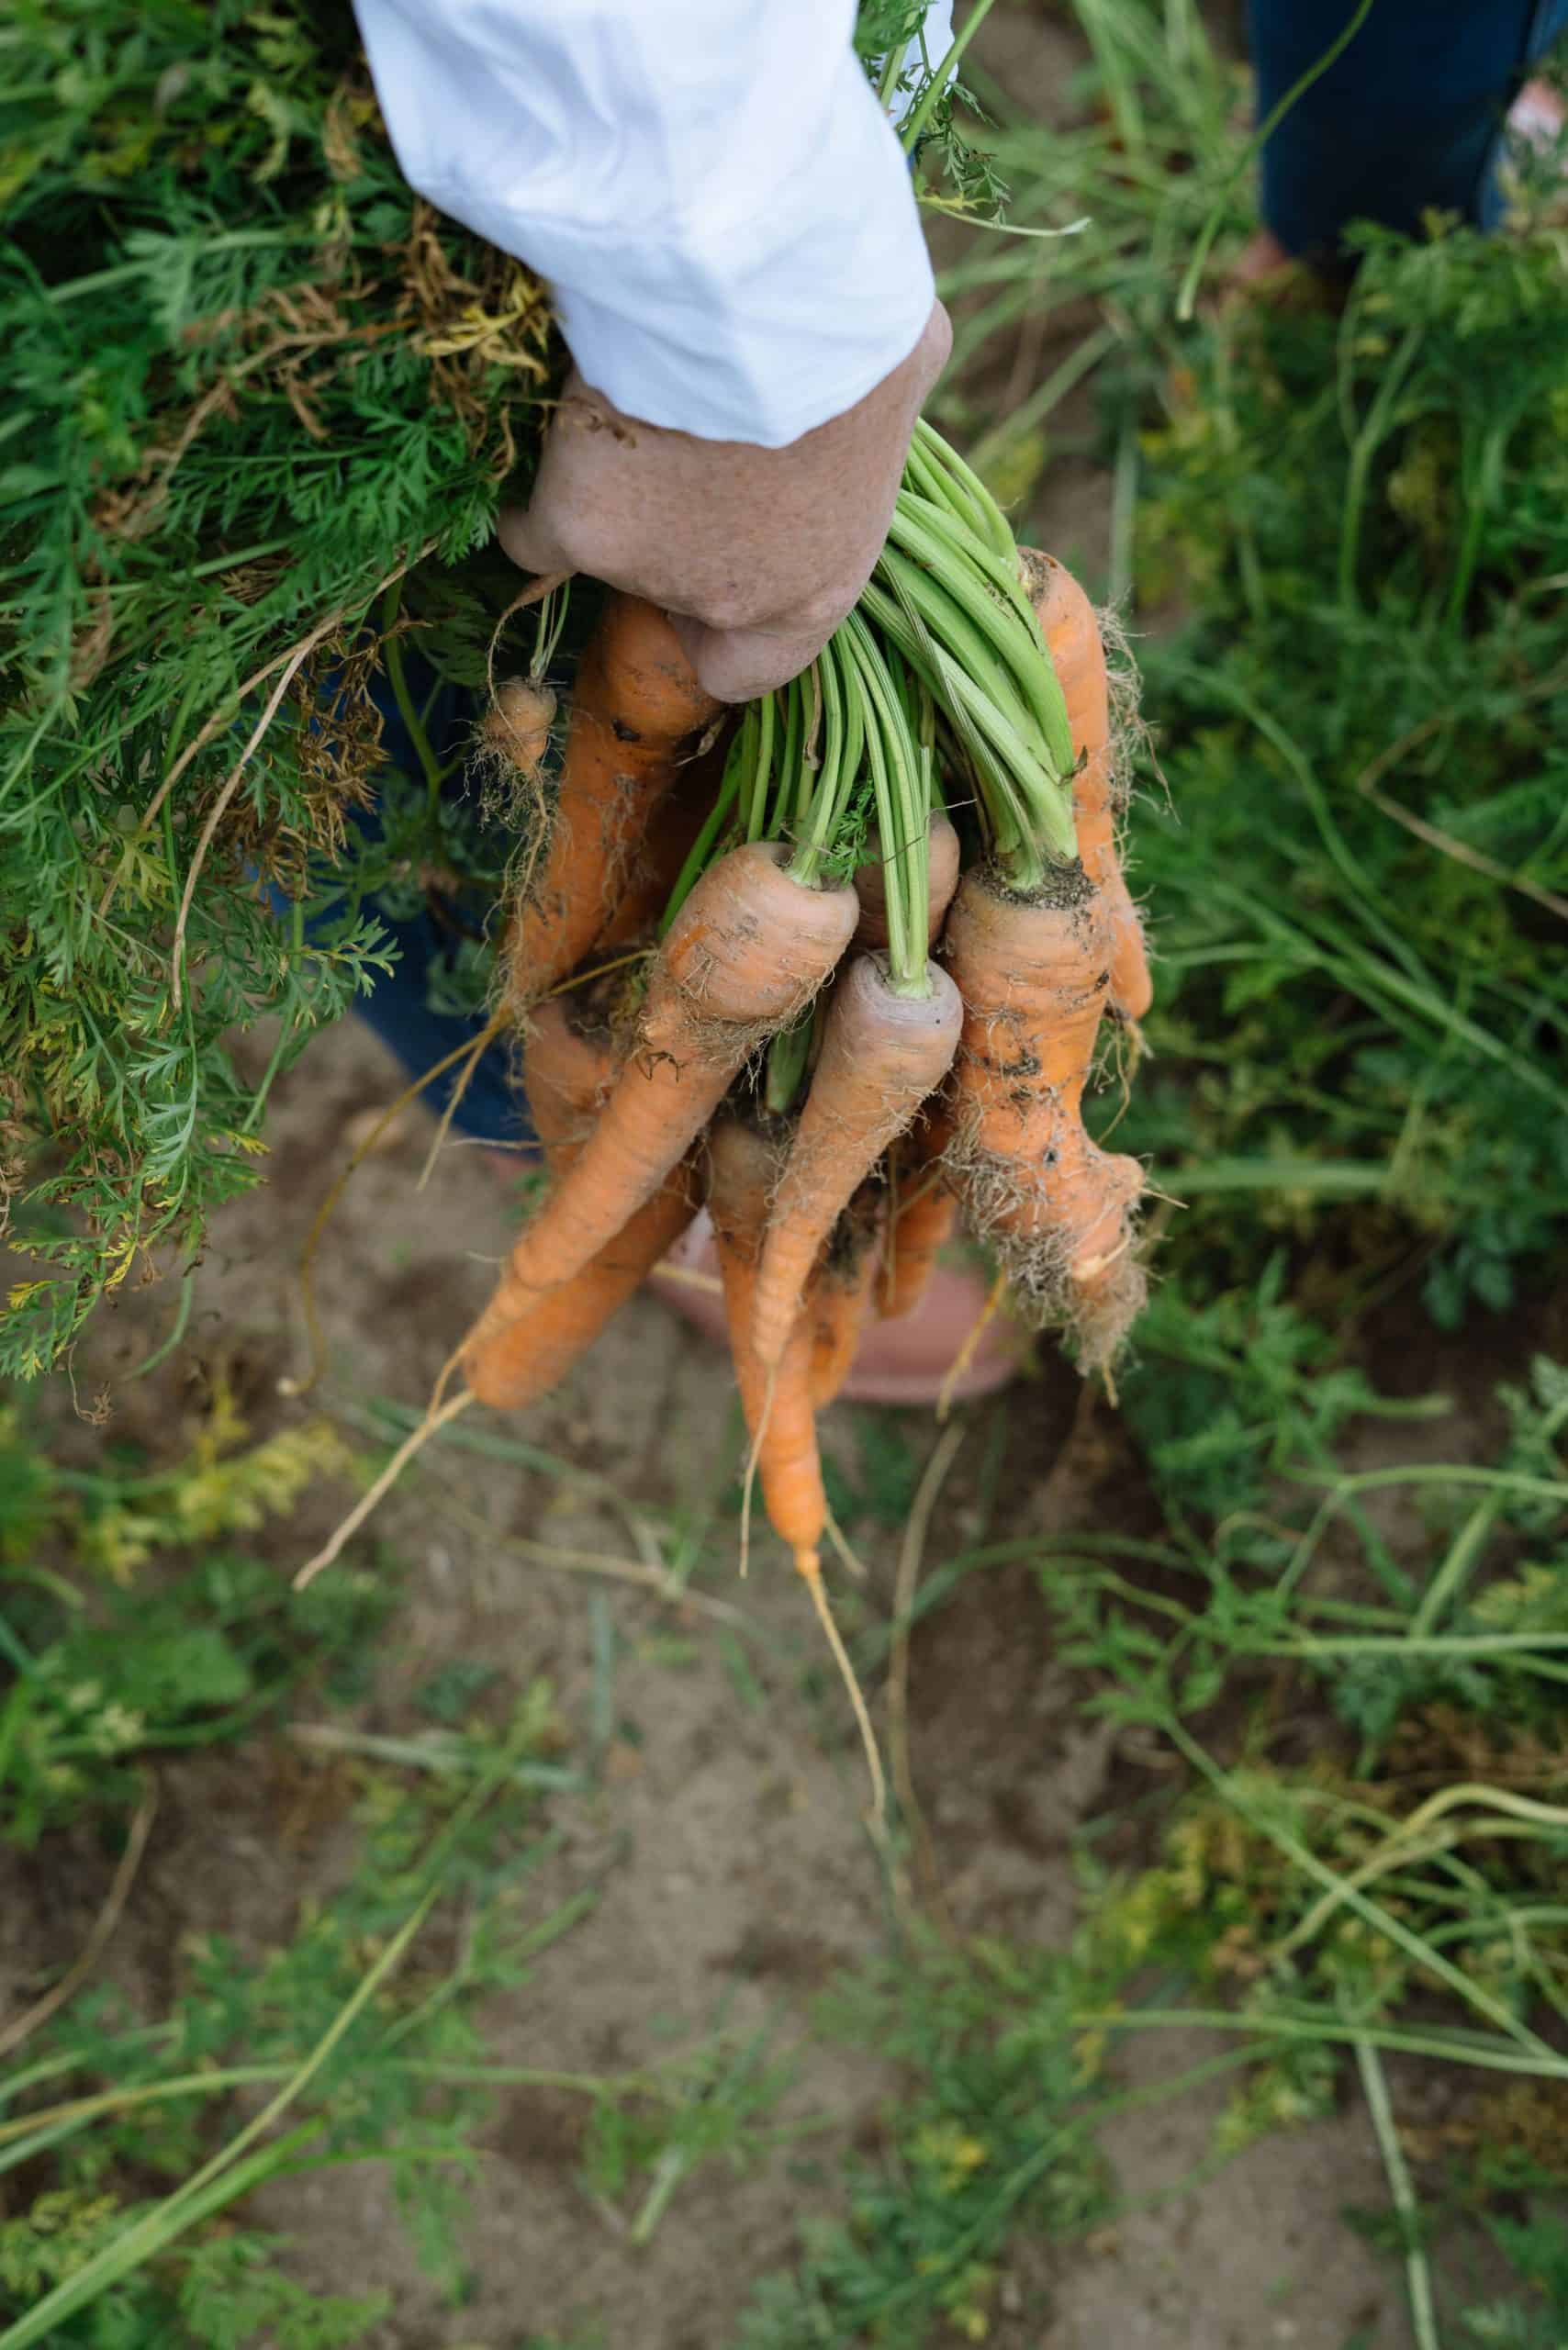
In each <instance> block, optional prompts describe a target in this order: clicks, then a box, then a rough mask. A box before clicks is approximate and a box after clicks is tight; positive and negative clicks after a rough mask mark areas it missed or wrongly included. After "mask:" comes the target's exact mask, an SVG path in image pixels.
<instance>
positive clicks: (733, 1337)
mask: <svg viewBox="0 0 1568 2350" xmlns="http://www.w3.org/2000/svg"><path fill="white" fill-rule="evenodd" d="M708 1166H709V1179H708V1213H709V1214H710V1215H711V1217H712V1219H713V1239H714V1245H715V1247H716V1248H717V1251H718V1258H719V1272H720V1276H721V1278H722V1281H723V1285H724V1313H725V1318H726V1320H727V1321H728V1323H729V1327H730V1348H731V1352H732V1353H733V1355H734V1365H735V1384H736V1386H737V1387H738V1388H739V1390H740V1397H741V1408H742V1410H743V1411H744V1412H745V1422H746V1426H747V1427H748V1428H749V1429H750V1430H751V1434H752V1438H753V1440H754V1442H755V1441H756V1436H757V1431H758V1429H759V1428H760V1429H761V1430H762V1438H761V1442H760V1444H759V1446H758V1449H757V1460H756V1466H757V1474H758V1476H759V1477H760V1478H761V1481H762V1495H763V1500H764V1502H765V1503H766V1505H767V1515H768V1518H769V1520H770V1522H771V1524H772V1527H773V1530H774V1532H775V1533H776V1534H777V1535H778V1537H779V1539H780V1540H781V1541H784V1542H787V1543H788V1544H789V1546H790V1550H791V1551H792V1552H793V1554H794V1560H795V1564H796V1566H797V1567H798V1568H799V1569H800V1570H801V1573H802V1574H804V1575H808V1576H812V1575H814V1574H815V1573H816V1572H817V1570H818V1565H819V1553H820V1551H821V1549H822V1540H823V1533H824V1532H825V1531H826V1527H827V1499H826V1495H825V1494H824V1492H823V1475H822V1460H821V1456H820V1455H819V1453H818V1451H817V1431H816V1422H815V1419H814V1418H813V1416H812V1393H811V1375H812V1332H811V1328H810V1326H809V1324H808V1323H807V1322H806V1321H805V1320H804V1319H802V1320H801V1321H800V1322H798V1323H797V1325H796V1326H795V1328H794V1330H793V1332H792V1333H791V1335H790V1343H789V1345H788V1347H787V1348H785V1350H784V1356H783V1360H781V1361H780V1362H779V1363H778V1365H777V1366H776V1368H775V1369H774V1370H773V1371H772V1372H771V1373H770V1372H769V1371H768V1368H767V1365H766V1364H764V1363H763V1362H761V1361H760V1360H758V1358H757V1355H756V1349H755V1348H754V1347H753V1346H752V1343H751V1324H752V1304H753V1297H754V1293H755V1291H756V1275H757V1266H758V1260H759V1255H760V1246H761V1239H762V1234H763V1229H764V1226H765V1225H766V1223H767V1203H768V1198H769V1195H770V1193H771V1192H772V1189H773V1182H774V1178H775V1176H776V1175H777V1173H778V1157H777V1153H776V1151H775V1149H774V1147H773V1146H772V1145H771V1144H770V1143H769V1142H768V1140H767V1137H766V1136H764V1135H762V1134H761V1133H759V1132H758V1130H757V1129H756V1127H755V1126H750V1125H743V1124H742V1122H741V1120H740V1119H738V1118H734V1117H725V1118H721V1119H719V1120H718V1122H717V1123H716V1125H714V1127H713V1130H712V1132H711V1135H710V1136H709V1137H708Z"/></svg>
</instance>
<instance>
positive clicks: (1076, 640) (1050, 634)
mask: <svg viewBox="0 0 1568 2350" xmlns="http://www.w3.org/2000/svg"><path fill="white" fill-rule="evenodd" d="M1019 555H1020V560H1021V561H1022V563H1023V566H1024V577H1025V586H1026V587H1027V588H1028V591H1029V596H1030V599H1031V600H1032V602H1033V604H1034V607H1035V610H1036V615H1037V616H1038V619H1039V622H1040V630H1041V633H1042V634H1043V636H1044V637H1045V640H1046V644H1047V649H1048V651H1049V653H1050V656H1051V663H1052V666H1053V667H1054V668H1055V670H1056V673H1057V677H1058V682H1059V684H1060V686H1061V689H1062V697H1063V699H1064V700H1065V701H1066V703H1067V717H1068V724H1069V726H1070V728H1071V730H1072V747H1073V751H1074V753H1075V754H1076V755H1077V757H1078V760H1079V767H1078V773H1077V776H1076V778H1075V780H1074V784H1073V795H1072V804H1073V815H1074V818H1075V819H1076V824H1077V832H1078V854H1079V856H1080V857H1081V859H1082V862H1083V869H1084V871H1085V872H1086V873H1087V874H1088V876H1089V878H1090V879H1091V881H1092V883H1093V884H1094V887H1095V888H1096V889H1097V890H1099V892H1100V894H1101V896H1102V898H1103V900H1104V902H1105V906H1106V909H1107V912H1108V913H1109V915H1110V921H1111V1001H1112V1003H1113V1005H1114V1008H1115V1010H1116V1011H1117V1012H1118V1013H1120V1014H1121V1016H1122V1017H1123V1018H1124V1019H1126V1020H1141V1019H1142V1018H1143V1017H1144V1015H1145V1013H1147V1012H1148V1008H1149V1005H1150V1004H1151V1003H1152V1002H1153V1001H1154V985H1153V982H1152V980H1151V979H1150V978H1149V975H1148V956H1147V955H1146V953H1145V951H1144V943H1143V925H1142V923H1140V921H1139V919H1138V912H1137V906H1136V905H1135V904H1134V903H1133V900H1132V896H1131V893H1130V891H1129V890H1128V889H1127V885H1126V880H1125V879H1124V878H1123V875H1122V868H1121V865H1120V862H1119V861H1118V858H1117V856H1116V802H1115V795H1114V790H1113V785H1114V780H1115V745H1114V743H1113V742H1112V739H1111V702H1110V686H1109V680H1108V678H1107V677H1106V672H1105V647H1104V644H1103V641H1102V638H1101V634H1100V624H1099V622H1098V621H1097V620H1096V619H1095V617H1094V607H1093V605H1092V603H1091V602H1090V600H1089V599H1088V597H1087V596H1086V595H1085V594H1084V592H1083V590H1082V588H1081V587H1080V586H1079V584H1078V582H1077V580H1076V579H1074V577H1073V576H1072V574H1071V573H1070V571H1069V570H1068V569H1067V567H1066V566H1065V565H1063V564H1059V563H1058V562H1057V561H1056V559H1055V558H1054V556H1051V555H1048V554H1039V553H1037V552H1036V549H1035V548H1033V547H1023V548H1020V550H1019Z"/></svg>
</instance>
